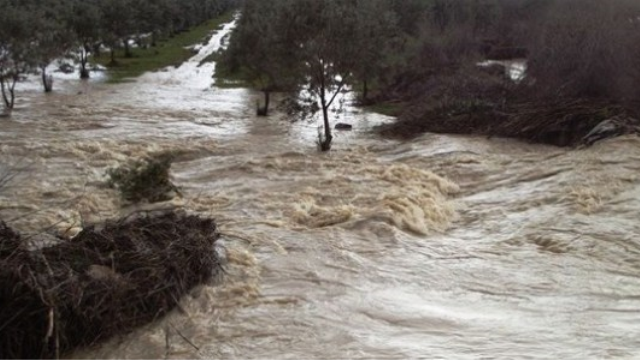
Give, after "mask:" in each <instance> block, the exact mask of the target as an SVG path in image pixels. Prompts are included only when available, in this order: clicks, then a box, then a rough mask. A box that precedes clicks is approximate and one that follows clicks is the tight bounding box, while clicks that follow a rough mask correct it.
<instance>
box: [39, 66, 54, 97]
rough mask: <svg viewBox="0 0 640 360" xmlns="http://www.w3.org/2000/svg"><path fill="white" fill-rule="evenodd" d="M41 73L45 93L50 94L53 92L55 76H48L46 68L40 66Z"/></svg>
mask: <svg viewBox="0 0 640 360" xmlns="http://www.w3.org/2000/svg"><path fill="white" fill-rule="evenodd" d="M40 71H41V72H42V86H43V87H44V92H46V93H49V92H51V91H53V76H51V75H47V67H46V66H40Z"/></svg>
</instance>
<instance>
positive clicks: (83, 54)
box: [80, 46, 89, 79]
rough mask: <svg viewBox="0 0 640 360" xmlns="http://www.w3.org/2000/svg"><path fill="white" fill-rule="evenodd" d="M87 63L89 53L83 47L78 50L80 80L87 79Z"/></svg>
mask: <svg viewBox="0 0 640 360" xmlns="http://www.w3.org/2000/svg"><path fill="white" fill-rule="evenodd" d="M88 62H89V53H88V52H87V48H86V47H85V46H83V47H82V50H80V79H88V78H89V70H88V69H87V63H88Z"/></svg>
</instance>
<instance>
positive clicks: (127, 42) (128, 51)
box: [122, 39, 133, 58]
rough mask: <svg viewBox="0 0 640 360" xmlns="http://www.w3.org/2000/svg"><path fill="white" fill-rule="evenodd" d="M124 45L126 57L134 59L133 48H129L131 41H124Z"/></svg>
mask: <svg viewBox="0 0 640 360" xmlns="http://www.w3.org/2000/svg"><path fill="white" fill-rule="evenodd" d="M122 44H123V45H124V57H126V58H132V57H133V53H131V47H130V46H129V39H124V40H122Z"/></svg>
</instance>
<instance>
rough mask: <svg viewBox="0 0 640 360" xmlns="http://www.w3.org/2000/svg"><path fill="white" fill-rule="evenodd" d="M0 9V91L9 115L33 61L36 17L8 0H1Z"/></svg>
mask: <svg viewBox="0 0 640 360" xmlns="http://www.w3.org/2000/svg"><path fill="white" fill-rule="evenodd" d="M0 8H2V10H3V11H2V12H0V92H1V93H2V102H3V106H4V112H5V113H6V114H9V113H11V110H13V107H14V105H15V86H16V83H17V82H18V80H19V78H20V76H22V75H23V74H25V73H26V72H27V71H29V70H30V69H31V68H32V67H33V64H34V57H33V56H32V55H33V54H32V50H33V49H32V47H31V44H32V42H33V40H34V32H33V31H32V26H31V24H32V22H33V20H34V19H33V17H32V16H31V13H30V12H29V11H26V10H25V9H24V8H18V7H17V6H14V5H13V4H12V3H11V2H10V1H9V0H0Z"/></svg>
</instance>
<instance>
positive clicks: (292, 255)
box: [0, 25, 640, 359]
mask: <svg viewBox="0 0 640 360" xmlns="http://www.w3.org/2000/svg"><path fill="white" fill-rule="evenodd" d="M232 26H233V25H228V26H226V27H225V28H224V29H223V30H222V31H220V32H219V33H218V34H217V35H215V36H214V37H213V38H212V40H211V42H210V43H209V44H208V45H207V46H204V47H203V48H202V49H201V53H200V54H198V55H197V56H196V57H194V59H192V60H191V61H189V62H187V63H186V64H184V65H183V66H181V67H180V68H177V69H169V70H166V71H163V72H158V73H152V74H147V75H145V76H143V77H142V78H140V79H138V80H137V81H135V82H132V83H127V84H121V85H106V84H103V83H101V82H100V81H93V82H89V83H81V82H79V81H75V80H62V79H60V80H58V81H57V82H56V86H57V88H58V90H57V92H55V93H54V94H51V95H45V94H41V93H40V91H39V89H38V88H36V87H29V86H25V87H23V88H22V89H21V90H20V93H19V96H20V98H19V101H20V102H19V103H18V108H17V109H16V111H15V112H14V115H13V118H12V119H3V121H2V123H1V125H2V126H1V128H0V159H1V160H2V163H1V165H0V171H3V169H8V168H13V169H24V170H23V171H21V172H19V173H18V176H17V178H16V180H15V181H13V182H12V183H11V184H10V186H9V187H8V188H6V189H4V190H3V191H2V192H0V215H1V216H2V217H3V218H4V219H8V220H9V221H10V222H11V224H13V225H14V226H16V227H18V228H20V229H22V230H23V231H36V230H40V229H43V228H49V229H50V230H51V231H58V232H65V231H70V232H72V231H77V228H78V227H79V226H82V224H83V223H90V222H92V221H98V220H100V219H101V218H106V217H111V216H115V215H117V214H119V213H121V212H125V211H127V210H122V204H121V203H120V201H119V200H118V198H117V194H116V193H115V192H113V191H112V190H110V189H108V188H107V187H106V186H105V185H104V172H105V170H106V169H107V168H108V167H110V166H115V165H117V164H119V163H120V162H122V161H125V160H126V159H128V158H129V157H131V156H134V157H139V156H144V155H146V154H149V153H153V152H158V151H175V152H176V153H178V154H179V158H178V159H179V162H177V163H176V164H175V165H174V167H173V173H174V176H175V182H176V184H178V185H179V186H180V187H181V189H182V190H183V193H184V194H185V195H184V198H182V199H176V200H174V201H173V202H172V203H170V204H164V205H162V206H176V207H178V206H179V207H184V208H186V209H188V210H190V211H194V212H198V213H201V214H206V215H211V216H214V217H215V218H216V219H218V221H219V223H220V225H221V230H222V232H223V241H224V242H225V245H226V246H227V248H228V249H229V260H230V264H229V266H228V272H229V274H228V275H227V277H226V279H225V280H224V282H223V283H222V284H220V285H218V286H203V287H201V288H199V289H196V290H195V291H194V292H193V294H192V295H191V296H190V297H187V298H185V299H184V300H183V302H182V306H181V309H179V310H177V311H175V312H174V313H172V314H171V315H170V316H168V317H167V318H166V319H163V320H161V321H159V322H158V323H155V324H151V325H149V326H147V327H144V328H142V329H140V330H138V331H136V332H134V333H133V334H131V335H127V336H126V337H125V338H123V339H114V340H112V341H110V342H108V343H106V344H104V345H102V346H100V347H98V348H96V349H89V350H86V351H79V352H78V353H76V354H73V355H74V357H78V358H216V359H249V358H256V359H267V358H269V359H284V358H293V359H300V358H304V359H342V358H363V359H370V358H376V359H405V358H427V359H559V358H562V359H637V358H640V326H639V325H638V324H640V239H639V238H638V236H637V234H640V223H639V222H638V214H639V213H640V196H639V195H640V181H639V179H638V174H640V139H638V138H637V137H624V138H619V139H614V140H610V141H605V142H602V143H599V144H596V145H595V146H593V147H592V148H588V149H583V150H573V151H572V150H567V149H558V148H553V147H547V146H541V145H529V144H523V143H520V142H516V141H512V140H501V139H492V140H488V139H486V138H483V137H468V136H446V135H432V134H427V135H424V136H422V137H420V138H418V139H416V140H413V141H411V142H404V143H401V142H396V141H390V140H383V139H380V138H378V137H377V136H376V135H375V134H373V133H372V132H370V131H369V130H370V129H371V128H372V127H373V126H375V125H377V124H380V123H382V122H385V121H389V119H387V118H384V117H382V116H379V115H375V114H367V113H363V112H361V111H359V110H357V109H354V108H351V107H348V108H347V113H346V114H345V115H344V117H343V119H341V120H342V121H346V122H350V123H353V124H354V127H355V131H353V132H340V133H338V134H337V136H336V139H335V148H334V151H332V152H331V153H329V154H320V153H318V152H317V151H316V149H315V146H314V143H313V141H314V139H315V136H316V134H317V131H316V127H315V124H312V123H307V122H301V123H294V124H290V123H289V122H288V121H286V120H285V119H283V116H277V115H276V116H273V117H270V118H266V119H262V118H255V117H254V113H255V100H256V96H259V95H257V94H253V93H252V92H251V91H249V90H244V89H218V88H214V87H212V86H211V83H212V82H213V81H212V79H211V73H212V72H213V70H214V64H208V65H204V66H202V67H198V66H197V65H198V63H199V62H200V60H201V59H202V58H204V57H206V55H208V54H209V53H210V52H212V51H215V50H216V49H217V47H218V46H219V43H220V40H221V38H222V37H223V36H224V35H225V34H226V33H227V32H228V31H230V29H231V28H232ZM74 229H75V230H74ZM183 337H185V338H187V339H189V341H190V342H191V343H192V344H193V345H195V346H197V347H198V350H196V349H195V348H194V347H193V346H192V345H191V344H189V343H188V342H186V341H185V340H184V339H183Z"/></svg>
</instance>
